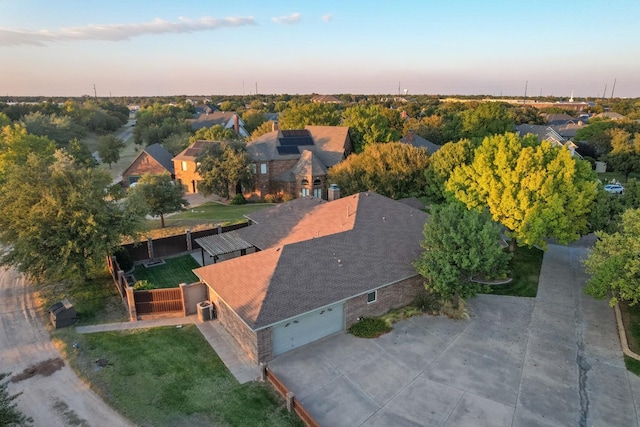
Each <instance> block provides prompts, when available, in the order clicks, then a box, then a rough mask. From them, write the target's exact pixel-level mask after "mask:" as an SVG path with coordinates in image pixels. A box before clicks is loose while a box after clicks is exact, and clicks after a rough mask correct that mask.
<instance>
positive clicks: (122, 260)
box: [113, 247, 133, 271]
mask: <svg viewBox="0 0 640 427" xmlns="http://www.w3.org/2000/svg"><path fill="white" fill-rule="evenodd" d="M113 255H114V256H115V257H116V261H118V265H119V266H120V268H121V269H122V271H129V270H131V269H132V268H133V257H132V256H131V254H130V253H129V251H128V250H126V249H125V248H123V247H121V248H119V249H118V250H117V251H116V252H115V253H114V254H113Z"/></svg>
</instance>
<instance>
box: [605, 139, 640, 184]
mask: <svg viewBox="0 0 640 427" xmlns="http://www.w3.org/2000/svg"><path fill="white" fill-rule="evenodd" d="M608 134H609V136H610V137H611V148H612V149H611V152H610V153H609V154H608V155H606V156H605V160H606V161H607V164H608V165H610V166H611V168H612V169H613V170H615V171H618V172H622V173H624V179H625V181H627V180H628V179H629V174H630V173H632V172H640V133H636V134H635V135H632V134H631V133H630V132H627V131H626V130H624V129H619V128H613V129H609V130H608Z"/></svg>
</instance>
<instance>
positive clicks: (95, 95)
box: [93, 83, 98, 101]
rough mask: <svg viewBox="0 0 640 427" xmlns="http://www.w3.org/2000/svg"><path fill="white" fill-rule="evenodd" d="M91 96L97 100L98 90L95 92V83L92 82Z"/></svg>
mask: <svg viewBox="0 0 640 427" xmlns="http://www.w3.org/2000/svg"><path fill="white" fill-rule="evenodd" d="M93 97H94V98H95V99H96V101H97V100H98V92H96V84H95V83H94V84H93Z"/></svg>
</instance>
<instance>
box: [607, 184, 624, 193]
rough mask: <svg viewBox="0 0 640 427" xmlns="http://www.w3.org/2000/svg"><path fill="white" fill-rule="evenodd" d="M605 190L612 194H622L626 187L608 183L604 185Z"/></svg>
mask: <svg viewBox="0 0 640 427" xmlns="http://www.w3.org/2000/svg"><path fill="white" fill-rule="evenodd" d="M604 191H606V192H608V193H611V194H622V193H624V187H623V186H622V185H620V184H607V185H605V186H604Z"/></svg>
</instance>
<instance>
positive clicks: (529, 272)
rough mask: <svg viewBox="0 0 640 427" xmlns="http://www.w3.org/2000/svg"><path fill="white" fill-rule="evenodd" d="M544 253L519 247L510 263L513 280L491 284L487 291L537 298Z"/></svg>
mask: <svg viewBox="0 0 640 427" xmlns="http://www.w3.org/2000/svg"><path fill="white" fill-rule="evenodd" d="M543 255H544V251H542V250H540V249H537V248H527V247H519V248H518V249H517V250H516V253H515V254H513V258H512V259H511V262H510V265H509V267H510V270H511V274H512V277H513V281H512V282H511V283H508V284H506V285H494V286H491V287H490V288H489V292H487V293H490V294H494V295H510V296H518V297H532V298H535V296H536V295H537V294H538V279H539V277H540V269H541V268H542V257H543Z"/></svg>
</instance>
